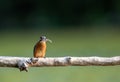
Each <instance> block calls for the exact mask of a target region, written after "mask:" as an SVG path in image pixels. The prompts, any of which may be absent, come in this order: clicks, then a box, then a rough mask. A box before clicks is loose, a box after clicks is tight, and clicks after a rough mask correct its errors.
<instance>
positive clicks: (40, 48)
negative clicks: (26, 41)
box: [33, 36, 52, 58]
mask: <svg viewBox="0 0 120 82" xmlns="http://www.w3.org/2000/svg"><path fill="white" fill-rule="evenodd" d="M47 41H49V42H50V43H52V40H50V39H47V38H46V36H41V37H40V40H39V41H38V42H37V43H36V44H35V46H34V50H33V55H34V58H45V54H46V47H47V46H46V42H47Z"/></svg>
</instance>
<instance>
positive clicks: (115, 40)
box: [0, 0, 120, 82]
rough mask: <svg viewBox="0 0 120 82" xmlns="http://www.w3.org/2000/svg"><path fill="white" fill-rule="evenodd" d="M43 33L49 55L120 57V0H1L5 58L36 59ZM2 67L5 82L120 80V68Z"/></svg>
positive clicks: (0, 51) (0, 43) (0, 50)
mask: <svg viewBox="0 0 120 82" xmlns="http://www.w3.org/2000/svg"><path fill="white" fill-rule="evenodd" d="M41 35H45V36H47V37H48V38H49V39H51V40H52V41H53V43H52V44H50V43H47V54H46V55H47V57H62V56H78V57H79V56H86V57H87V56H102V57H111V56H119V55H120V1H119V0H0V55H1V56H18V57H33V46H34V44H35V43H36V42H37V41H38V40H39V37H40V36H41ZM29 69H30V70H29V72H28V73H26V72H19V70H18V69H15V68H2V67H1V68H0V82H33V81H34V82H120V67H119V66H107V67H98V66H87V67H84V66H83V67H82V66H78V67H41V68H29Z"/></svg>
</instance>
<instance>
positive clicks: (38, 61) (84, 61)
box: [0, 56, 120, 71]
mask: <svg viewBox="0 0 120 82" xmlns="http://www.w3.org/2000/svg"><path fill="white" fill-rule="evenodd" d="M114 65H120V56H116V57H95V56H93V57H69V56H67V57H47V58H28V57H8V56H0V67H15V68H19V69H20V71H28V67H45V66H114Z"/></svg>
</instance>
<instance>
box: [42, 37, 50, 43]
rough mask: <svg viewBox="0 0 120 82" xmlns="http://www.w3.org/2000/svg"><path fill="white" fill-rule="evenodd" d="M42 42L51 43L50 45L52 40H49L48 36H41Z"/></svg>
mask: <svg viewBox="0 0 120 82" xmlns="http://www.w3.org/2000/svg"><path fill="white" fill-rule="evenodd" d="M40 41H45V42H47V41H49V42H50V43H52V40H50V39H47V38H46V36H41V37H40Z"/></svg>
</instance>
